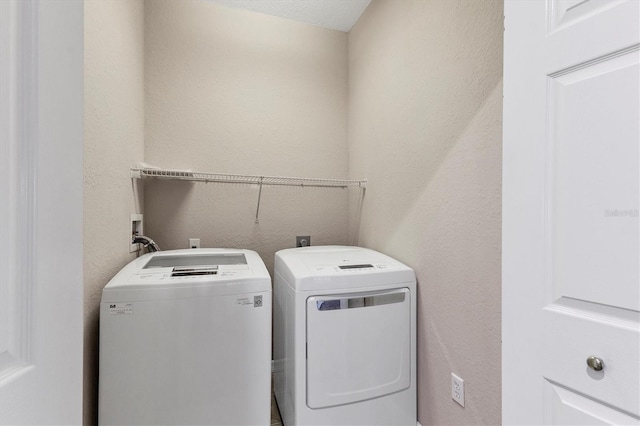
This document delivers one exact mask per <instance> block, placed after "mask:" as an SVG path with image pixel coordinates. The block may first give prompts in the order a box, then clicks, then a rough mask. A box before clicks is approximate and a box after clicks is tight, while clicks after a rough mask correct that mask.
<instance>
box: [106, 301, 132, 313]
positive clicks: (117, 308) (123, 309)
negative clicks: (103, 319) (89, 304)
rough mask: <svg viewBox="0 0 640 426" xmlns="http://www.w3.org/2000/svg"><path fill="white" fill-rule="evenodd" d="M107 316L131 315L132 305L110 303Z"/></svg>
mask: <svg viewBox="0 0 640 426" xmlns="http://www.w3.org/2000/svg"><path fill="white" fill-rule="evenodd" d="M109 315H133V303H110V304H109Z"/></svg>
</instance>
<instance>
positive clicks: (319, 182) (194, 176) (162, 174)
mask: <svg viewBox="0 0 640 426" xmlns="http://www.w3.org/2000/svg"><path fill="white" fill-rule="evenodd" d="M131 177H132V178H135V179H146V178H156V179H171V180H186V181H192V182H216V183H243V184H250V185H281V186H302V187H305V186H307V187H316V188H351V187H356V188H365V187H366V186H367V181H366V180H349V179H316V178H301V177H282V176H255V175H236V174H222V173H204V172H194V171H190V170H176V169H161V168H156V167H140V166H133V167H131Z"/></svg>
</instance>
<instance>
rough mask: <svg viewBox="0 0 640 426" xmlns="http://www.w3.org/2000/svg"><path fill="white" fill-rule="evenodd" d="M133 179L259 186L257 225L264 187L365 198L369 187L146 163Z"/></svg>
mask: <svg viewBox="0 0 640 426" xmlns="http://www.w3.org/2000/svg"><path fill="white" fill-rule="evenodd" d="M131 178H133V179H148V178H152V179H169V180H185V181H190V182H216V183H236V184H238V183H240V184H249V185H258V186H259V187H260V191H259V192H258V203H257V205H256V223H259V215H260V200H261V198H262V187H263V186H264V185H279V186H298V187H310V188H359V189H360V191H361V193H362V195H361V197H362V198H364V192H365V189H366V187H367V181H366V180H349V179H314V178H301V177H282V176H254V175H233V174H222V173H204V172H193V171H191V170H176V169H161V168H159V167H153V166H150V165H148V164H146V163H138V164H136V165H135V166H132V167H131Z"/></svg>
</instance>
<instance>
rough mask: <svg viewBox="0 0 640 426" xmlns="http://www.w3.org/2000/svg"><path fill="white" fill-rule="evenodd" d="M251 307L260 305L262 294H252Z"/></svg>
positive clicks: (259, 306)
mask: <svg viewBox="0 0 640 426" xmlns="http://www.w3.org/2000/svg"><path fill="white" fill-rule="evenodd" d="M253 307H254V308H261V307H262V296H253Z"/></svg>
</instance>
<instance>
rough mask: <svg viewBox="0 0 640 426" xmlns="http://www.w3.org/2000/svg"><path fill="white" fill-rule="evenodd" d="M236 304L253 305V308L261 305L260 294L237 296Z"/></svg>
mask: <svg viewBox="0 0 640 426" xmlns="http://www.w3.org/2000/svg"><path fill="white" fill-rule="evenodd" d="M236 305H242V306H253V307H254V308H261V307H262V295H260V296H253V298H251V297H239V298H238V299H236Z"/></svg>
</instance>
